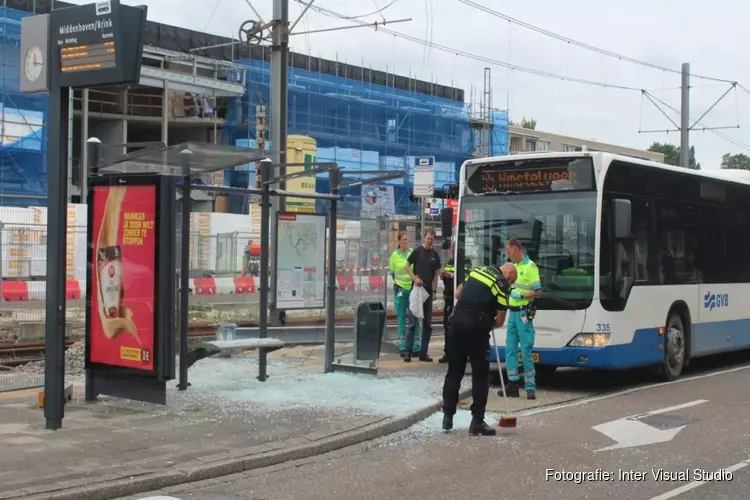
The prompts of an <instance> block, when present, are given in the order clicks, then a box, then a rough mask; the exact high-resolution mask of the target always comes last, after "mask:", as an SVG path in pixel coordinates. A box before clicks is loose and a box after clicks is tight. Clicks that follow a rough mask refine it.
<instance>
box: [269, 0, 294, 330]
mask: <svg viewBox="0 0 750 500" xmlns="http://www.w3.org/2000/svg"><path fill="white" fill-rule="evenodd" d="M271 22H272V25H273V28H272V31H271V44H272V46H271V149H272V150H274V151H277V153H276V154H274V155H273V160H274V163H275V164H276V165H277V167H276V168H275V170H274V175H273V176H274V177H275V178H278V177H279V176H284V175H286V138H287V114H288V111H289V110H288V107H287V85H288V68H289V0H273V19H272V20H271ZM274 188H275V189H282V190H283V189H286V181H284V180H281V181H280V182H279V184H278V186H274ZM271 199H272V200H273V201H272V205H271V217H272V221H271V242H272V245H273V250H272V255H273V256H277V255H278V251H277V245H278V234H277V233H276V229H277V228H276V223H275V220H276V213H277V212H279V211H284V210H285V209H286V200H285V199H284V198H283V197H278V196H273V197H271ZM270 267H271V286H270V289H269V291H268V293H269V299H270V304H269V305H270V310H271V311H270V312H271V318H270V319H271V325H275V326H278V324H279V313H278V311H277V310H276V297H277V295H278V292H277V289H278V278H279V277H278V276H277V275H276V268H277V265H276V258H275V257H274V258H273V259H272V261H271V266H270Z"/></svg>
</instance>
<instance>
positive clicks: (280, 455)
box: [0, 389, 471, 500]
mask: <svg viewBox="0 0 750 500" xmlns="http://www.w3.org/2000/svg"><path fill="white" fill-rule="evenodd" d="M469 395H471V389H465V390H463V391H461V392H460V393H459V400H461V399H465V398H467V397H468V396H469ZM442 407H443V403H442V401H440V402H438V403H433V404H431V405H429V406H427V407H425V408H422V409H421V410H418V411H416V412H414V413H412V414H411V415H408V416H406V417H401V418H398V419H393V420H391V419H389V420H388V421H386V422H385V423H375V424H372V425H370V426H368V427H365V428H363V429H358V430H356V431H350V432H345V433H343V434H340V435H338V436H336V437H333V438H329V439H323V440H320V441H318V442H315V443H310V444H305V445H301V446H297V447H294V448H289V449H285V450H279V451H271V452H268V453H263V454H261V455H253V456H246V457H237V458H231V459H227V460H220V461H217V462H213V463H210V464H206V465H202V466H198V467H190V468H179V467H178V468H177V469H176V470H168V471H163V472H157V473H146V474H144V475H142V476H135V477H131V478H129V479H116V480H112V481H107V482H102V483H98V484H91V485H88V486H79V487H74V488H67V489H66V488H64V487H62V488H61V489H59V490H53V491H48V492H46V493H44V494H39V495H31V494H29V493H25V492H22V491H19V492H18V495H15V496H14V495H13V493H14V492H2V491H0V498H2V499H6V498H7V499H14V498H18V499H20V498H25V499H27V500H110V499H113V498H120V497H125V496H130V495H136V494H139V493H146V492H149V491H154V490H162V489H165V488H170V487H172V486H178V485H182V484H187V483H193V482H196V481H204V480H206V479H214V478H218V477H222V476H228V475H230V474H238V473H240V472H246V471H251V470H254V469H261V468H264V467H270V466H272V465H279V464H282V463H284V462H290V461H292V460H302V459H305V458H310V457H313V456H316V455H322V454H324V453H329V452H332V451H336V450H339V449H342V448H348V447H350V446H355V445H357V444H360V443H364V442H366V441H371V440H373V439H378V438H381V437H384V436H387V435H389V434H395V433H397V432H401V431H403V430H406V429H407V428H409V427H411V426H412V425H414V424H416V423H419V422H421V421H422V420H425V419H426V418H428V417H429V416H431V415H432V414H434V413H436V412H438V411H440V410H441V409H442ZM50 486H54V485H50ZM8 493H10V494H11V495H10V496H7V495H8Z"/></svg>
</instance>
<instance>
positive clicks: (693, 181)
mask: <svg viewBox="0 0 750 500" xmlns="http://www.w3.org/2000/svg"><path fill="white" fill-rule="evenodd" d="M460 176H461V177H460V185H459V193H460V199H459V208H458V210H459V214H458V215H459V217H458V220H459V223H458V228H457V234H456V235H455V240H456V242H457V245H456V256H455V258H456V262H462V261H463V259H465V258H468V260H470V261H471V265H472V266H478V265H488V264H501V263H504V262H506V261H507V257H506V255H505V242H506V241H507V239H508V238H516V239H518V240H520V241H521V242H522V243H523V244H524V246H525V247H526V251H527V253H528V254H529V256H530V257H531V258H532V259H533V260H534V261H535V262H536V263H537V265H538V267H539V271H540V277H541V282H542V286H543V288H544V291H543V293H542V295H541V296H540V297H539V298H538V299H537V310H538V312H537V314H536V318H535V320H534V324H535V327H536V342H535V346H534V351H533V357H534V362H535V364H536V368H537V373H538V374H539V375H542V376H543V375H545V374H548V373H550V372H552V371H554V370H555V369H556V368H557V367H559V366H572V367H590V368H601V369H625V368H636V367H649V366H653V367H657V368H658V369H659V372H660V373H661V375H662V376H663V377H664V378H665V379H667V380H673V379H675V378H677V377H679V376H680V374H681V372H682V370H683V367H684V366H686V365H687V364H689V362H690V360H691V359H694V358H696V357H699V356H705V355H709V354H716V353H721V352H728V351H735V350H741V349H747V348H750V306H749V305H748V303H746V302H744V301H745V300H748V299H750V172H743V171H726V170H723V171H716V172H706V171H701V170H698V171H696V170H688V169H683V168H678V167H672V166H668V165H663V164H659V163H655V162H650V161H645V160H639V159H635V158H631V157H626V156H617V155H612V154H608V153H599V152H596V153H594V152H577V153H544V154H538V153H537V154H524V155H513V156H503V157H495V158H481V159H475V160H470V161H467V162H466V163H464V165H463V166H462V167H461V173H460ZM456 270H457V273H459V275H458V276H457V280H456V281H457V282H460V281H463V276H461V275H460V274H461V273H462V272H463V266H456ZM495 332H496V338H497V342H498V344H500V345H499V352H500V357H501V360H504V356H505V348H504V341H505V329H504V328H502V329H498V330H496V331H495ZM491 361H492V362H495V350H494V349H492V350H491Z"/></svg>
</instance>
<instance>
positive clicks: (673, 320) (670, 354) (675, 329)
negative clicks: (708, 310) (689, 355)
mask: <svg viewBox="0 0 750 500" xmlns="http://www.w3.org/2000/svg"><path fill="white" fill-rule="evenodd" d="M686 335H687V332H686V329H685V322H684V321H683V319H682V316H681V315H680V314H679V313H677V312H672V313H670V314H669V319H667V327H666V328H665V329H664V363H663V364H662V366H661V370H660V371H661V373H660V375H661V378H662V379H663V380H664V381H666V382H671V381H672V380H676V379H678V378H679V377H680V375H681V374H682V368H683V366H684V365H685V353H686V349H685V346H686V345H687V340H686Z"/></svg>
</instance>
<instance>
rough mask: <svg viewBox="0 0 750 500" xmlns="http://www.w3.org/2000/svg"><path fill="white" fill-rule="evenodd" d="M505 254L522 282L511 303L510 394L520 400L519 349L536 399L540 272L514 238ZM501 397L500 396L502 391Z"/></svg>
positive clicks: (508, 344) (516, 285) (507, 354)
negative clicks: (514, 266) (534, 354)
mask: <svg viewBox="0 0 750 500" xmlns="http://www.w3.org/2000/svg"><path fill="white" fill-rule="evenodd" d="M505 251H506V252H507V254H508V257H509V258H510V260H511V262H513V263H514V264H515V265H516V270H517V272H518V279H517V280H516V282H515V283H514V284H513V287H512V289H511V292H510V299H509V301H508V305H509V307H508V310H509V311H510V314H509V315H508V329H507V337H506V339H505V367H506V369H507V371H508V381H509V382H508V386H507V387H506V391H505V392H506V394H507V395H508V396H509V397H515V398H517V397H519V382H520V380H521V377H520V376H519V374H518V347H519V344H520V346H521V355H522V356H523V381H524V386H525V389H526V397H527V399H536V376H535V371H534V360H533V359H532V354H531V351H532V349H533V348H534V339H535V337H536V332H535V330H534V321H533V320H534V315H535V313H536V308H535V307H534V303H533V300H534V298H535V297H537V296H538V295H540V294H541V290H542V285H541V283H540V282H539V269H537V267H536V264H534V262H532V260H531V259H529V257H528V256H527V255H526V254H525V253H524V252H523V249H522V247H521V243H520V242H519V241H518V240H517V239H515V238H511V239H509V240H508V241H507V242H506V243H505ZM498 394H500V393H499V392H498Z"/></svg>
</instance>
